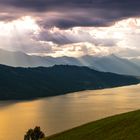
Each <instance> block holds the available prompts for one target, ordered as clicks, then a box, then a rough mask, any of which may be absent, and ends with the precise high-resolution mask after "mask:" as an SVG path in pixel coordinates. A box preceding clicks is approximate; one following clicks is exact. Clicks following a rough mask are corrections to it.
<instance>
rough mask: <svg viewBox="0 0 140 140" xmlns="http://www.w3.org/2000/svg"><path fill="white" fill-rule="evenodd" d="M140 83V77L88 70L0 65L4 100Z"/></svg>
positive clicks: (1, 89) (0, 95)
mask: <svg viewBox="0 0 140 140" xmlns="http://www.w3.org/2000/svg"><path fill="white" fill-rule="evenodd" d="M139 82H140V79H138V78H137V77H133V76H126V75H118V74H113V73H109V72H99V71H96V70H93V69H90V68H88V67H79V66H68V65H55V66H53V67H49V68H46V67H37V68H20V67H18V68H15V67H9V66H5V65H0V100H10V99H32V98H37V97H47V96H54V95H61V94H65V93H69V92H75V91H81V90H90V89H103V88H111V87H117V86H125V85H131V84H138V83H139Z"/></svg>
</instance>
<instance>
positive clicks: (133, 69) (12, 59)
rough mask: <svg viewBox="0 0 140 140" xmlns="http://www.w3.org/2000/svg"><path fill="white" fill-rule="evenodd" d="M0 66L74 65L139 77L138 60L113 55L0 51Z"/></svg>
mask: <svg viewBox="0 0 140 140" xmlns="http://www.w3.org/2000/svg"><path fill="white" fill-rule="evenodd" d="M0 64H4V65H9V66H13V67H38V66H42V67H50V66H54V65H75V66H87V67H90V68H92V69H95V70H98V71H103V72H112V73H117V74H125V75H135V76H140V60H139V59H131V60H128V59H124V58H120V57H118V56H116V55H114V54H112V55H108V56H98V57H97V56H90V55H85V56H82V57H78V58H74V57H67V56H63V57H50V56H46V57H40V56H31V55H27V54H25V53H23V52H10V51H6V50H2V49H1V50H0Z"/></svg>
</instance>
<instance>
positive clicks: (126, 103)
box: [0, 85, 140, 140]
mask: <svg viewBox="0 0 140 140" xmlns="http://www.w3.org/2000/svg"><path fill="white" fill-rule="evenodd" d="M136 109H140V85H134V86H126V87H120V88H112V89H104V90H94V91H83V92H75V93H71V94H67V95H63V96H56V97H49V98H43V99H39V100H34V101H25V102H17V101H10V102H5V101H0V140H23V135H24V134H25V132H26V130H27V129H29V128H33V127H35V126H36V125H38V126H41V128H42V130H43V131H44V132H45V133H46V134H47V135H51V134H54V133H58V132H61V131H64V130H66V129H69V128H72V127H75V126H78V125H81V124H84V123H87V122H90V121H93V120H97V119H100V118H104V117H106V116H110V115H114V114H118V113H122V112H127V111H131V110H136Z"/></svg>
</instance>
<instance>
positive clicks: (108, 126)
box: [45, 110, 140, 140]
mask: <svg viewBox="0 0 140 140" xmlns="http://www.w3.org/2000/svg"><path fill="white" fill-rule="evenodd" d="M85 117H86V115H85ZM62 125H63V124H62ZM45 140H140V110H139V111H133V112H129V113H125V114H121V115H116V116H112V117H109V118H105V119H102V120H98V121H95V122H91V123H88V124H86V125H82V126H79V127H77V128H73V129H71V130H68V131H65V132H62V133H60V134H56V135H53V136H50V137H48V138H46V139H45Z"/></svg>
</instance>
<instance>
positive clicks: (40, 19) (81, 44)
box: [0, 0, 140, 58]
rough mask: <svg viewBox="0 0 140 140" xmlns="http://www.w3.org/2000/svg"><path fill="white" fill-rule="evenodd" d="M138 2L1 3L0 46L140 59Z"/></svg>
mask: <svg viewBox="0 0 140 140" xmlns="http://www.w3.org/2000/svg"><path fill="white" fill-rule="evenodd" d="M139 7H140V1H139V0H71V1H68V0H22V1H21V0H0V48H2V49H5V50H10V51H22V52H24V53H27V54H30V55H41V56H54V57H58V56H72V57H79V56H83V55H101V56H102V55H109V54H112V53H113V54H116V55H119V56H121V57H126V58H140V46H139V40H140V8H139Z"/></svg>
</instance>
